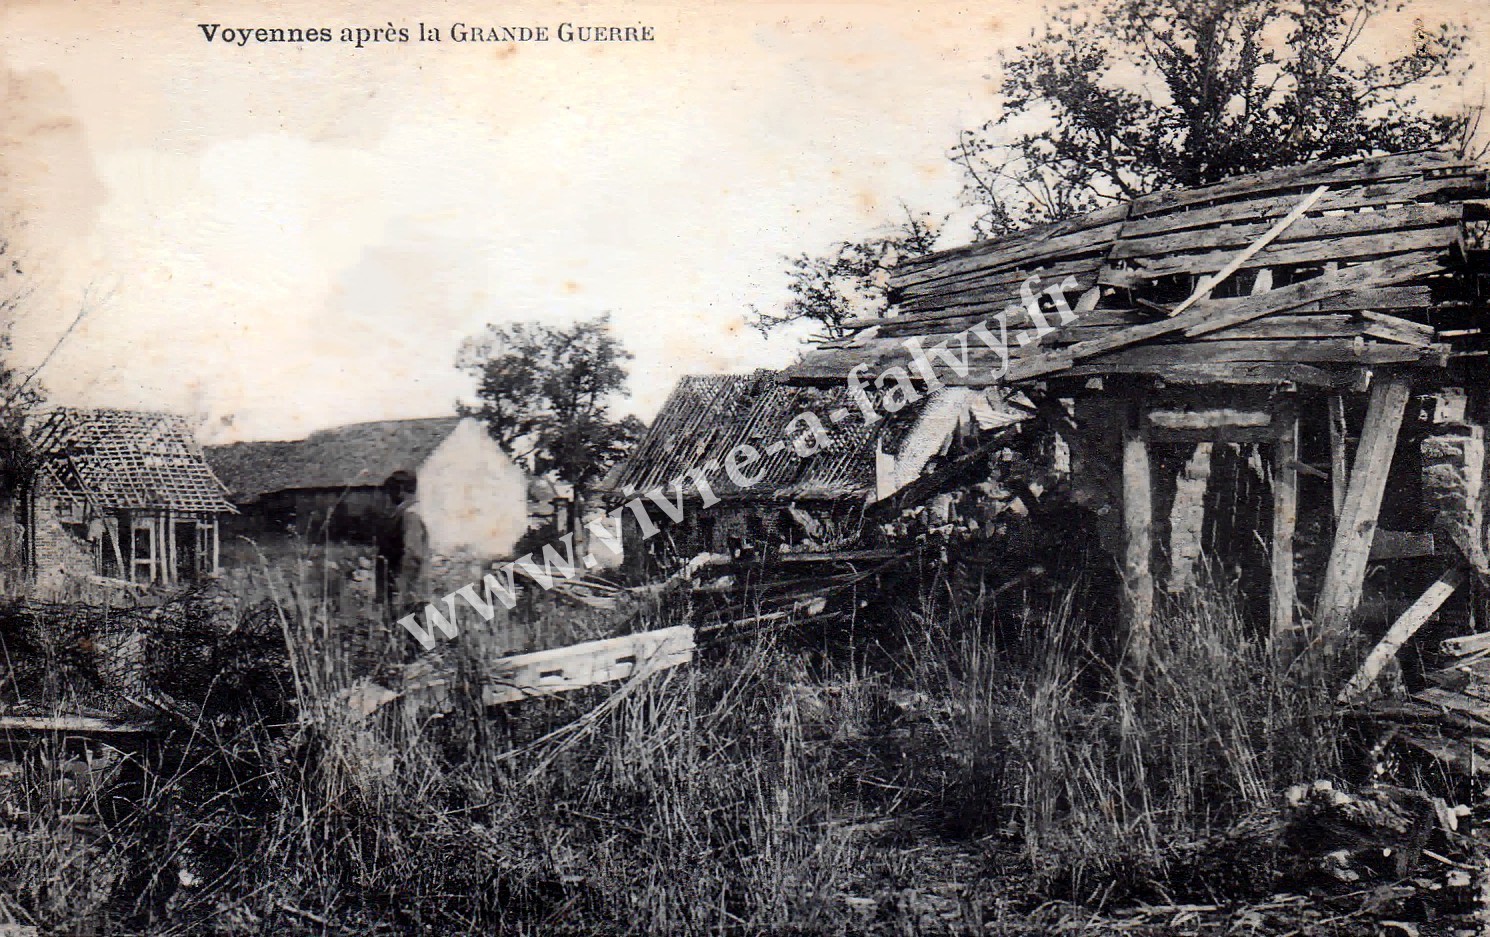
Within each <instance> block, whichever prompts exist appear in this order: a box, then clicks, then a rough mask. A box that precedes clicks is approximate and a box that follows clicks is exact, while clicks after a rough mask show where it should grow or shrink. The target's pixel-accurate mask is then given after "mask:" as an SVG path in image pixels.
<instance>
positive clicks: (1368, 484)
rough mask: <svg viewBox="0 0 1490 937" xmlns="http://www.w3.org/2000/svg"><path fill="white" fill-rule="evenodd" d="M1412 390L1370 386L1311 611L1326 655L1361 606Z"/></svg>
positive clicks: (1393, 379) (1398, 384) (1400, 380)
mask: <svg viewBox="0 0 1490 937" xmlns="http://www.w3.org/2000/svg"><path fill="white" fill-rule="evenodd" d="M1411 392H1412V382H1411V381H1410V380H1409V379H1408V378H1406V377H1402V376H1397V375H1393V376H1385V377H1383V378H1382V379H1381V380H1379V381H1378V382H1377V383H1376V384H1375V385H1374V386H1373V387H1372V388H1371V401H1370V403H1369V405H1368V406H1367V408H1366V423H1365V426H1364V427H1363V428H1362V429H1361V441H1360V443H1359V444H1358V445H1357V447H1356V454H1355V464H1354V467H1353V468H1352V469H1351V472H1350V483H1349V484H1348V485H1347V486H1346V490H1345V504H1344V506H1343V507H1342V508H1341V511H1340V522H1339V524H1338V525H1337V526H1336V529H1335V542H1334V545H1333V546H1332V547H1331V549H1330V559H1329V563H1328V565H1326V567H1325V573H1324V583H1323V585H1321V586H1320V590H1319V600H1318V603H1317V604H1316V606H1315V611H1314V623H1315V626H1316V627H1317V628H1318V629H1319V633H1320V635H1321V637H1322V638H1323V640H1324V644H1325V649H1326V651H1327V652H1333V651H1334V650H1335V649H1336V647H1337V646H1338V643H1339V638H1340V637H1341V635H1342V634H1343V633H1344V632H1345V629H1346V628H1347V627H1348V626H1349V625H1350V618H1351V616H1352V615H1353V614H1354V613H1355V610H1356V606H1357V605H1358V604H1360V600H1361V587H1362V584H1363V583H1364V581H1365V578H1366V560H1367V558H1368V557H1369V556H1370V554H1371V540H1372V537H1373V536H1374V535H1375V533H1376V519H1377V515H1378V513H1379V512H1380V510H1381V499H1382V495H1383V494H1385V492H1386V486H1387V474H1388V472H1389V471H1390V470H1391V467H1392V455H1393V453H1394V452H1395V451H1396V448H1397V431H1398V430H1399V429H1401V427H1402V414H1403V412H1404V411H1405V410H1406V408H1407V398H1408V396H1409V395H1410V394H1411Z"/></svg>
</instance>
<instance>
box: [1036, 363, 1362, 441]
mask: <svg viewBox="0 0 1490 937" xmlns="http://www.w3.org/2000/svg"><path fill="white" fill-rule="evenodd" d="M1112 374H1147V375H1150V376H1153V377H1158V378H1161V379H1163V380H1165V381H1168V382H1170V383H1173V384H1236V385H1243V384H1301V385H1307V386H1310V387H1321V388H1326V389H1333V388H1338V387H1348V386H1351V385H1352V384H1353V383H1354V382H1355V380H1356V374H1357V371H1356V370H1354V369H1352V370H1349V371H1343V372H1333V371H1326V370H1324V369H1323V368H1318V367H1315V366H1314V365H1312V364H1279V363H1276V362H1261V361H1234V362H1230V363H1223V364H1177V365H1173V366H1170V367H1163V366H1155V365H1152V364H1123V363H1109V362H1102V363H1098V364H1091V365H1073V366H1071V367H1069V368H1066V369H1065V370H1063V371H1061V372H1060V373H1059V374H1056V375H1052V377H1053V378H1054V377H1059V378H1084V377H1094V376H1102V375H1112ZM1226 432H1227V434H1228V435H1229V437H1230V438H1231V439H1232V440H1233V441H1235V440H1236V439H1237V438H1240V437H1238V436H1237V435H1236V434H1239V433H1241V434H1245V433H1263V434H1265V433H1266V432H1267V431H1266V430H1265V429H1264V430H1254V429H1248V428H1246V427H1236V428H1234V429H1231V430H1227V431H1226ZM1269 438H1270V437H1267V436H1266V435H1258V436H1256V437H1255V439H1254V440H1253V441H1257V442H1264V441H1267V440H1268V439H1269ZM1192 441H1193V440H1192Z"/></svg>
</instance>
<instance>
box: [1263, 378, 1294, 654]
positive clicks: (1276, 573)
mask: <svg viewBox="0 0 1490 937" xmlns="http://www.w3.org/2000/svg"><path fill="white" fill-rule="evenodd" d="M1278 429H1279V432H1278V440H1277V443H1276V445H1275V446H1274V450H1273V540H1272V551H1271V552H1272V556H1271V562H1270V567H1269V594H1268V619H1269V621H1270V633H1271V636H1272V641H1273V648H1274V650H1275V652H1280V653H1286V654H1287V655H1288V659H1292V643H1293V616H1294V606H1295V605H1297V604H1298V585H1297V582H1296V579H1295V575H1294V550H1293V535H1294V530H1295V528H1296V527H1297V526H1298V515H1299V470H1298V463H1299V417H1298V413H1297V412H1296V411H1295V408H1294V406H1293V405H1290V406H1288V407H1285V408H1283V411H1282V412H1280V413H1279V415H1278Z"/></svg>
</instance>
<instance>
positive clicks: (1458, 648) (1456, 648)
mask: <svg viewBox="0 0 1490 937" xmlns="http://www.w3.org/2000/svg"><path fill="white" fill-rule="evenodd" d="M1438 646H1439V649H1440V650H1442V651H1443V652H1444V653H1445V654H1447V655H1449V656H1451V657H1463V656H1465V655H1468V654H1477V653H1479V652H1481V651H1490V632H1486V633H1482V634H1466V635H1464V636H1462V637H1458V638H1446V639H1444V640H1443V641H1441V642H1440V643H1439V645H1438Z"/></svg>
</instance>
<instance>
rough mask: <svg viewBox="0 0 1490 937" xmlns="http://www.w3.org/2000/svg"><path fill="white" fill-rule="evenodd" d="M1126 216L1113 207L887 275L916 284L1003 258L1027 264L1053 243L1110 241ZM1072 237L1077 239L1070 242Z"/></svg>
mask: <svg viewBox="0 0 1490 937" xmlns="http://www.w3.org/2000/svg"><path fill="white" fill-rule="evenodd" d="M1127 214H1128V206H1127V205H1126V204H1121V205H1113V206H1110V207H1108V208H1103V209H1098V210H1097V211H1094V212H1090V213H1088V214H1086V215H1082V216H1080V217H1077V218H1072V219H1069V220H1067V221H1058V222H1053V223H1051V224H1047V225H1041V226H1038V227H1035V228H1030V229H1028V230H1025V231H1021V232H1018V233H1016V234H1014V235H1011V236H1010V237H1007V238H999V239H994V240H987V241H979V242H976V243H973V244H968V245H965V246H963V247H956V248H952V249H951V250H945V251H937V252H935V253H932V254H926V255H923V256H921V257H913V258H910V259H908V260H905V261H903V262H902V263H900V264H898V265H897V266H896V268H895V270H894V271H893V272H892V273H891V278H892V279H891V284H892V286H893V285H896V284H898V283H902V282H903V283H919V282H923V281H925V280H927V279H934V278H936V277H939V276H946V275H948V274H949V273H956V272H958V271H965V270H969V269H976V268H977V267H979V265H982V266H984V267H989V268H991V266H992V265H996V264H1000V263H1007V262H1008V261H1007V260H1006V258H1014V259H1015V260H1014V262H1023V263H1028V262H1029V261H1030V260H1031V259H1034V258H1038V257H1039V256H1041V255H1042V254H1046V253H1050V251H1048V250H1047V248H1048V247H1049V245H1051V244H1053V243H1058V244H1061V245H1067V244H1075V245H1076V246H1077V247H1078V248H1079V247H1080V246H1081V245H1082V244H1083V243H1084V242H1085V241H1091V240H1096V241H1102V240H1110V239H1111V236H1112V234H1115V233H1116V230H1117V225H1116V223H1118V222H1121V221H1123V219H1124V218H1126V217H1127ZM1072 235H1078V237H1077V238H1076V239H1074V240H1073V239H1072V237H1071V236H1072ZM1059 249H1060V248H1058V250H1059Z"/></svg>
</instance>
